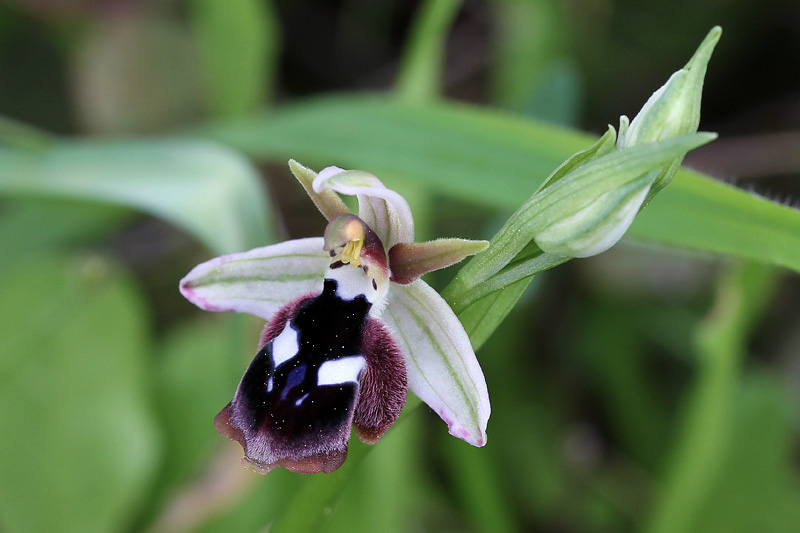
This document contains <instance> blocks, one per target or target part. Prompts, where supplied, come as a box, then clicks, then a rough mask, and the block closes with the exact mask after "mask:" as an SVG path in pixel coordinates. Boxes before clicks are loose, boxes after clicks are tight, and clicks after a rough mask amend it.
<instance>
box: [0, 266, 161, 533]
mask: <svg viewBox="0 0 800 533" xmlns="http://www.w3.org/2000/svg"><path fill="white" fill-rule="evenodd" d="M0 291H2V294H3V298H2V300H0V321H2V323H3V324H4V325H5V326H6V328H5V329H4V333H3V335H2V337H0V405H2V406H3V409H2V411H1V412H0V434H2V435H3V445H2V446H1V447H0V528H2V529H3V530H4V531H28V532H36V531H42V532H51V531H62V532H70V531H75V532H81V533H85V532H94V531H97V532H104V531H124V530H127V529H128V528H129V527H130V524H131V522H132V519H133V518H134V517H135V515H134V511H136V509H137V508H138V506H139V505H140V504H141V502H142V500H143V496H144V490H146V489H147V486H148V483H149V481H150V479H151V477H152V475H153V474H154V473H155V468H156V466H157V458H158V453H159V436H158V434H157V429H156V426H155V423H154V420H153V418H152V415H151V413H150V411H149V408H148V403H147V397H146V394H147V389H148V387H147V383H146V376H147V372H148V369H147V367H146V362H147V361H148V359H149V356H148V346H147V342H146V339H147V331H146V328H145V323H146V320H145V316H144V312H143V311H144V310H143V309H142V305H141V302H140V300H139V297H138V295H137V292H136V289H135V288H134V287H132V286H131V285H130V283H128V282H127V281H126V280H124V279H122V278H121V277H120V276H119V275H117V274H116V273H114V272H112V269H111V267H110V266H109V265H107V264H105V263H103V262H102V261H101V260H99V259H88V260H84V261H81V262H69V261H66V260H63V259H61V258H54V257H52V256H51V257H46V258H40V260H39V261H36V262H29V263H28V264H25V265H20V266H19V267H18V268H16V269H14V270H13V271H12V272H8V273H6V275H4V276H3V277H2V278H0Z"/></svg>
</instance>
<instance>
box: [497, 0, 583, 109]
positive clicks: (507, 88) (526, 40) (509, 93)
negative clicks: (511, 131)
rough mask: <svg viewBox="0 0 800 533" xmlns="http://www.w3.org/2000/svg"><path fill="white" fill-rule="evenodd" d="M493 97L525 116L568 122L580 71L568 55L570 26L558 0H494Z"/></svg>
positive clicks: (577, 87)
mask: <svg viewBox="0 0 800 533" xmlns="http://www.w3.org/2000/svg"><path fill="white" fill-rule="evenodd" d="M492 5H493V8H494V11H495V13H496V18H497V25H498V28H497V31H496V36H495V40H496V42H497V44H496V47H497V51H496V59H495V61H494V65H495V68H494V72H493V76H492V92H493V100H494V101H495V102H496V103H497V104H498V105H500V106H502V107H505V108H507V109H510V110H513V111H518V112H522V113H525V114H526V115H528V116H530V117H535V118H538V119H540V120H545V121H548V122H554V123H556V124H565V125H567V124H572V123H574V122H575V118H576V116H577V112H578V103H579V102H578V99H579V96H580V93H579V83H580V80H579V76H580V74H579V72H578V69H577V68H576V67H575V65H573V63H572V61H571V60H570V59H569V56H568V50H567V41H568V39H569V37H570V36H569V35H568V33H569V28H570V26H569V24H568V23H567V13H566V10H565V9H564V4H563V2H559V1H558V0H545V1H542V0H495V1H494V2H492Z"/></svg>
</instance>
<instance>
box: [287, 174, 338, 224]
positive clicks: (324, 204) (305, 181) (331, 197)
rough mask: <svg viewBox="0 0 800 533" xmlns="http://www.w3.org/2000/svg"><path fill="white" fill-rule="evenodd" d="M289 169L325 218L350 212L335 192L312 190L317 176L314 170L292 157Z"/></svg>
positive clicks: (330, 218) (329, 218) (331, 218)
mask: <svg viewBox="0 0 800 533" xmlns="http://www.w3.org/2000/svg"><path fill="white" fill-rule="evenodd" d="M328 168H337V167H328ZM289 170H291V171H292V174H294V177H295V178H297V181H299V182H300V185H302V186H303V189H305V191H306V193H307V194H308V196H309V198H311V201H312V202H314V205H315V206H317V209H319V211H320V213H322V215H323V216H324V217H325V218H327V219H328V220H333V219H334V218H336V217H337V216H339V215H347V214H349V213H350V210H349V209H347V206H346V205H344V202H343V201H342V199H341V198H339V197H338V196H337V195H336V193H335V192H333V191H330V190H323V191H319V192H317V191H315V190H314V186H313V184H314V179H315V178H316V177H317V173H316V172H314V171H313V170H311V169H310V168H308V167H305V166H303V165H301V164H300V163H298V162H297V161H295V160H294V159H290V160H289ZM339 170H341V169H339Z"/></svg>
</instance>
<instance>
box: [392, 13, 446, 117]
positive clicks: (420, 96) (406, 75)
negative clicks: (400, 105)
mask: <svg viewBox="0 0 800 533" xmlns="http://www.w3.org/2000/svg"><path fill="white" fill-rule="evenodd" d="M460 7H461V0H428V1H427V2H425V3H424V4H423V5H422V8H421V9H420V11H419V14H418V15H417V18H416V20H415V21H414V26H413V27H412V29H411V36H410V38H409V40H408V47H407V49H406V52H405V55H404V56H403V61H402V63H401V65H400V72H399V74H398V77H397V82H396V92H397V95H398V96H399V97H400V98H401V99H403V100H406V101H409V102H422V101H427V100H432V99H434V98H436V97H437V96H438V95H439V91H440V90H441V84H442V71H443V69H444V65H443V61H442V59H443V56H444V46H445V41H446V40H447V31H448V30H449V29H450V26H451V24H452V23H453V20H454V19H455V17H456V14H458V10H459V8H460Z"/></svg>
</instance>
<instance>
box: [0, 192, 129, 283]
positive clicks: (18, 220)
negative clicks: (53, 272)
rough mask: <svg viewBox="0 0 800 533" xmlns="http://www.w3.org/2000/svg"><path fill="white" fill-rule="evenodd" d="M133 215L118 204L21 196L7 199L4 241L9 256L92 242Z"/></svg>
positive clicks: (1, 222)
mask: <svg viewBox="0 0 800 533" xmlns="http://www.w3.org/2000/svg"><path fill="white" fill-rule="evenodd" d="M131 218H132V217H131V212H130V211H128V210H127V209H124V208H120V207H119V206H115V205H107V204H100V203H95V202H81V201H75V200H63V199H58V198H46V199H45V198H37V199H30V198H17V199H13V200H8V201H5V202H3V209H2V211H0V243H2V247H3V253H4V255H5V258H6V259H8V258H10V257H13V256H15V255H17V254H16V253H15V252H34V251H41V250H44V249H50V250H52V249H53V248H58V247H65V246H69V245H74V244H88V243H90V242H92V241H95V240H97V239H101V238H103V237H106V236H108V235H110V234H111V233H113V232H114V231H117V230H119V228H120V227H121V226H123V225H124V224H125V223H126V222H128V221H129V220H130V219H131ZM0 268H2V267H0Z"/></svg>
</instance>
